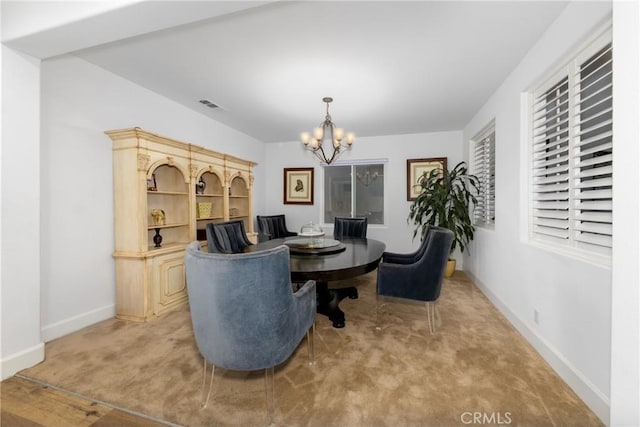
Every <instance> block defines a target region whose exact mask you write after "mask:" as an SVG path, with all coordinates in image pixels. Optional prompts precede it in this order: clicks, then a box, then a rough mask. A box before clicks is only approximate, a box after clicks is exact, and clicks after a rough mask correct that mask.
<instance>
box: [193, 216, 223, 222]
mask: <svg viewBox="0 0 640 427" xmlns="http://www.w3.org/2000/svg"><path fill="white" fill-rule="evenodd" d="M212 219H224V217H223V216H209V217H206V218H197V219H196V220H197V221H207V220H208V221H211V220H212Z"/></svg>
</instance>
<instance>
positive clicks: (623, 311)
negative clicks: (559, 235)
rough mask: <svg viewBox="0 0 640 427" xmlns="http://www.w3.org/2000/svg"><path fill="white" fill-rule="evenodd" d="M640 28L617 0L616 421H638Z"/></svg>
mask: <svg viewBox="0 0 640 427" xmlns="http://www.w3.org/2000/svg"><path fill="white" fill-rule="evenodd" d="M639 27H640V5H639V4H638V2H616V3H614V4H613V43H614V48H613V102H614V108H613V137H614V143H613V145H614V147H615V150H614V152H613V164H614V177H615V178H614V179H615V186H614V189H613V191H614V193H613V263H612V267H613V277H612V287H611V300H612V301H611V302H612V304H611V314H612V319H611V330H612V331H611V420H610V421H611V425H612V426H637V425H640V292H639V290H638V284H639V283H640V267H639V266H640V186H639V185H638V182H640V173H639V172H638V164H640V149H639V148H638V141H640V121H639V120H638V118H639V117H640V82H639V80H640V64H639V62H640V28H639ZM618 177H622V179H618Z"/></svg>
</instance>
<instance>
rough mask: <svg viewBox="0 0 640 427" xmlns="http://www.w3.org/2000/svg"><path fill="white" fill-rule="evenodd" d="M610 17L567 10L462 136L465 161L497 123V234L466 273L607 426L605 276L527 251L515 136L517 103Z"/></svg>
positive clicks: (484, 233)
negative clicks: (480, 136) (492, 123)
mask: <svg viewBox="0 0 640 427" xmlns="http://www.w3.org/2000/svg"><path fill="white" fill-rule="evenodd" d="M574 14H577V15H574ZM575 16H579V17H580V18H579V19H577V18H575ZM610 16H611V3H608V2H594V3H591V2H589V3H587V2H576V3H571V4H569V6H568V7H567V9H565V11H564V12H563V14H562V15H561V16H560V17H559V18H558V19H557V20H556V22H555V23H554V24H553V25H552V26H551V27H550V28H549V30H548V31H547V32H546V33H545V34H544V35H543V37H542V38H541V39H540V40H539V42H538V43H537V44H536V45H535V46H534V47H533V48H532V49H531V50H530V51H529V53H528V54H527V56H526V57H525V58H524V59H523V61H522V62H521V63H520V64H519V65H518V67H516V69H515V70H514V71H513V72H512V74H511V75H510V76H509V77H508V78H507V79H506V80H505V81H504V83H503V84H502V86H501V87H500V88H499V89H498V90H497V91H496V92H495V93H494V94H493V96H492V97H491V98H490V99H489V101H488V102H487V103H486V104H485V105H484V106H483V107H482V108H481V109H480V111H478V113H477V114H476V115H475V117H474V118H473V119H472V120H471V122H470V123H469V124H468V125H467V126H466V127H465V129H464V141H465V146H464V149H465V155H468V151H469V146H468V141H469V140H470V139H471V138H472V137H473V136H474V135H476V133H477V132H479V131H480V130H481V129H482V128H483V127H484V126H485V125H486V124H487V123H489V121H490V120H491V119H493V118H495V121H496V224H495V229H494V230H487V229H480V230H479V231H478V232H477V235H476V238H475V240H474V242H473V244H472V247H471V256H470V257H469V258H468V260H467V262H465V270H466V271H467V272H468V273H469V274H470V275H471V276H472V277H473V278H474V279H475V281H476V283H477V284H478V285H479V286H480V287H481V288H482V289H483V291H484V292H485V293H486V294H487V296H489V297H490V299H492V300H493V302H494V303H495V304H496V305H497V306H498V308H500V309H501V311H502V312H503V313H504V314H505V315H506V316H507V317H508V318H509V319H510V320H511V321H512V322H513V323H514V325H515V326H516V327H517V328H518V329H519V330H520V331H521V332H522V333H523V334H524V335H525V336H526V337H527V338H528V339H529V341H530V342H531V343H532V344H533V345H534V346H535V347H536V349H537V350H538V351H539V352H540V353H541V354H542V356H543V357H545V359H546V360H547V361H548V362H549V363H550V364H551V365H552V366H553V367H554V369H556V371H558V373H559V374H560V375H561V376H562V377H563V379H564V380H565V381H566V382H567V383H568V384H569V385H570V386H571V387H572V388H573V389H574V390H575V391H576V392H577V393H578V395H580V397H581V398H582V399H583V400H584V401H585V402H586V403H587V404H588V405H589V406H590V407H591V409H592V410H594V412H596V414H597V415H598V416H599V417H600V418H601V419H602V420H604V421H605V422H606V420H608V416H609V408H608V406H609V382H610V374H609V373H610V371H609V365H610V349H611V345H610V340H611V269H610V268H609V267H607V266H604V265H600V264H596V263H592V262H588V261H585V260H581V259H578V258H574V257H569V256H565V255H561V254H560V253H558V252H553V251H550V250H547V249H544V248H541V247H540V246H536V245H534V244H531V243H529V242H528V239H527V236H526V226H527V213H528V212H527V205H526V203H522V201H523V198H524V200H525V201H526V197H527V181H526V173H527V171H526V162H525V163H523V162H522V156H523V154H526V149H525V146H524V145H523V144H527V140H526V137H523V131H524V130H523V128H522V127H521V94H522V93H523V92H526V91H527V90H528V89H529V88H530V87H531V85H532V84H533V83H534V82H535V81H537V80H539V79H541V78H543V77H544V76H545V75H546V74H547V73H549V72H551V71H553V69H554V67H555V66H557V65H559V64H558V62H559V61H560V62H561V61H562V60H563V58H564V56H565V55H566V54H569V53H571V51H572V50H573V49H575V48H577V47H578V46H579V45H580V44H581V43H582V42H583V40H584V39H585V38H586V37H587V36H589V35H590V34H591V33H593V32H594V31H595V30H596V29H598V28H601V27H602V25H603V24H604V23H605V22H606V20H607V19H609V18H610ZM523 165H524V167H523ZM523 230H524V231H523ZM534 310H537V312H538V313H539V321H538V323H536V322H534Z"/></svg>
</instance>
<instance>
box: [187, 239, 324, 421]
mask: <svg viewBox="0 0 640 427" xmlns="http://www.w3.org/2000/svg"><path fill="white" fill-rule="evenodd" d="M185 266H186V275H187V290H188V293H189V305H190V308H191V320H192V323H193V332H194V334H195V339H196V344H197V346H198V350H199V351H200V353H201V354H202V356H203V357H204V374H203V392H204V383H205V379H206V374H207V372H206V366H207V362H209V363H211V364H212V372H211V380H210V382H209V391H208V393H207V397H206V400H204V393H203V403H202V405H203V407H204V406H206V405H207V403H208V401H209V396H210V394H211V384H212V383H213V375H214V371H215V367H216V366H218V367H221V368H224V369H230V370H239V371H253V370H260V369H265V375H266V392H267V408H268V415H269V423H270V422H271V421H272V416H273V409H274V403H273V375H274V366H276V365H279V364H280V363H282V362H284V361H286V360H287V359H288V358H289V357H290V356H291V355H292V354H293V352H294V350H295V349H296V348H297V347H298V345H299V344H300V342H301V340H302V338H303V337H304V336H305V333H306V334H307V342H308V345H309V357H310V363H313V362H314V353H313V326H314V321H315V317H316V292H315V282H314V281H312V280H310V281H308V282H306V283H305V284H304V285H303V286H302V287H301V288H300V289H299V290H298V291H296V292H295V293H294V292H293V291H292V287H291V279H290V271H289V248H288V247H286V246H284V245H281V246H278V247H276V248H273V249H268V250H264V251H258V252H251V253H246V254H244V253H243V254H217V253H207V252H202V251H201V249H200V243H199V242H193V243H191V244H190V245H189V246H188V247H187V250H186V252H185Z"/></svg>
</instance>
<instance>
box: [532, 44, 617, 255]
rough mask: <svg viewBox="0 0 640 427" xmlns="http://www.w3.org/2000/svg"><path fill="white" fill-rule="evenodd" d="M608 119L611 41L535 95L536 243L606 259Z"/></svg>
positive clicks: (573, 63)
mask: <svg viewBox="0 0 640 427" xmlns="http://www.w3.org/2000/svg"><path fill="white" fill-rule="evenodd" d="M612 112H613V103H612V50H611V41H610V38H608V39H607V41H606V42H603V41H602V38H601V39H598V40H597V41H596V42H594V44H592V45H591V46H589V47H588V48H587V49H585V50H584V51H583V52H581V53H580V54H578V55H576V57H574V59H573V60H572V61H571V62H569V64H568V65H567V66H566V67H564V68H563V70H562V71H561V72H560V73H558V74H556V75H555V76H554V77H553V78H552V79H550V80H549V81H547V82H546V83H545V84H543V85H541V86H540V88H539V90H537V91H535V92H534V94H533V106H532V151H531V153H532V159H531V161H532V167H531V182H532V186H531V207H532V209H531V224H532V227H531V229H532V234H533V235H534V237H540V238H543V239H545V240H550V241H555V242H557V243H561V244H566V245H569V246H573V247H578V248H581V249H593V250H597V251H599V252H603V251H602V249H604V250H605V252H606V251H609V252H610V248H611V240H612V239H611V237H612V236H611V234H612V185H613V164H612V159H613V157H612V154H613V132H612V123H613V122H612V117H613V115H612ZM598 248H599V249H598Z"/></svg>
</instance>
